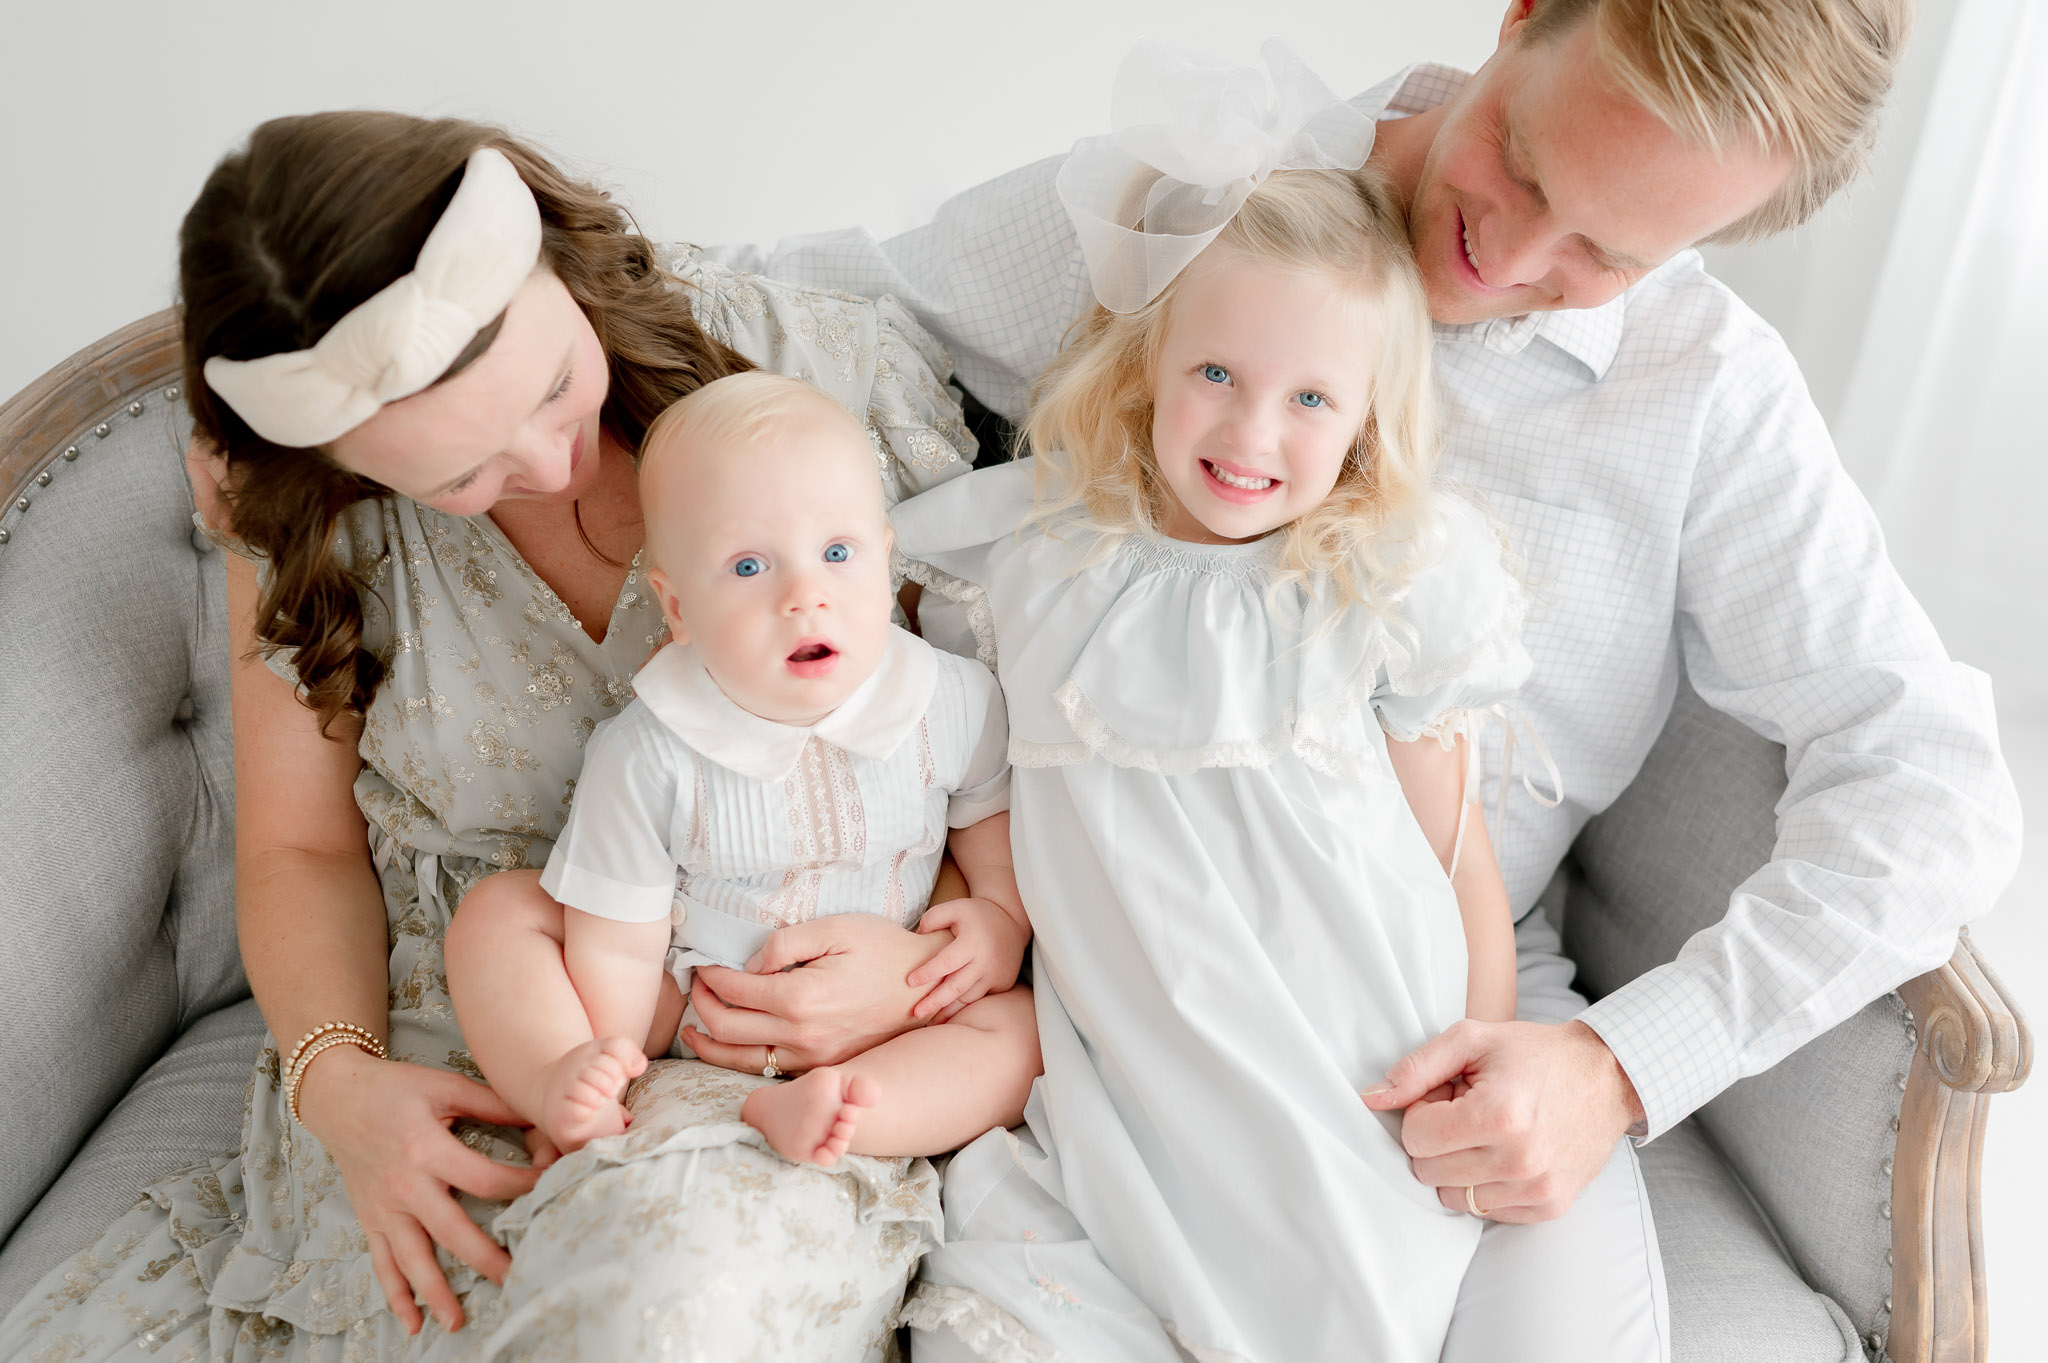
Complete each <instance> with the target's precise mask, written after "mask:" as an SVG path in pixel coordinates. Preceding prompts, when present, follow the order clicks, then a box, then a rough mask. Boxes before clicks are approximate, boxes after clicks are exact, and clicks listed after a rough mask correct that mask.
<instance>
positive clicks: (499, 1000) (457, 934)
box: [444, 871, 682, 1151]
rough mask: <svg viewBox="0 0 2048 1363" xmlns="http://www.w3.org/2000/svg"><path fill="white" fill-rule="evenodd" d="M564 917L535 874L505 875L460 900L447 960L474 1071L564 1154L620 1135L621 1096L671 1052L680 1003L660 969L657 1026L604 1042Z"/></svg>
mask: <svg viewBox="0 0 2048 1363" xmlns="http://www.w3.org/2000/svg"><path fill="white" fill-rule="evenodd" d="M563 917H564V914H563V909H562V907H561V906H560V905H559V904H557V903H556V902H555V901H554V900H553V899H551V898H549V897H548V895H547V893H546V892H545V891H543V890H542V889H541V888H540V874H539V872H537V871H502V872H500V873H498V874H497V875H494V876H491V877H489V878H487V879H486V880H484V881H482V882H481V883H480V884H478V885H477V887H476V888H475V889H473V890H471V891H470V892H469V894H468V895H467V896H466V897H465V898H464V899H463V901H462V907H461V909H460V910H458V911H457V913H456V915H455V919H454V921H453V922H452V923H450V924H449V926H448V934H447V940H446V942H445V944H444V953H445V958H446V963H447V967H448V993H449V997H450V999H451V1001H452V1002H453V1003H454V1005H455V1016H456V1021H457V1022H458V1023H460V1025H461V1027H462V1035H463V1041H464V1043H465V1044H466V1045H467V1046H468V1047H469V1053H470V1056H471V1058H472V1059H474V1060H475V1061H476V1063H477V1068H479V1069H480V1070H482V1071H483V1074H484V1078H485V1079H487V1080H489V1081H490V1084H491V1087H492V1088H494V1089H496V1090H497V1091H498V1092H499V1093H500V1094H501V1095H502V1096H503V1097H504V1099H505V1101H506V1102H508V1103H510V1104H511V1105H512V1107H513V1108H514V1109H515V1110H516V1111H517V1112H518V1113H519V1114H520V1115H521V1116H523V1117H525V1118H526V1119H527V1120H528V1121H530V1122H532V1123H534V1125H535V1126H537V1127H540V1128H541V1129H542V1130H544V1131H545V1132H547V1134H548V1136H549V1137H550V1138H551V1139H552V1140H554V1142H555V1144H556V1145H557V1146H559V1147H560V1148H561V1149H563V1150H565V1151H566V1150H573V1149H576V1148H577V1147H578V1146H580V1145H582V1144H584V1143H585V1142H587V1141H590V1140H593V1139H595V1138H596V1137H598V1136H602V1135H612V1134H616V1132H617V1131H620V1130H623V1129H624V1127H625V1120H626V1118H625V1114H624V1110H623V1109H622V1108H620V1106H619V1103H618V1094H619V1090H620V1089H622V1088H623V1087H624V1084H625V1082H626V1080H627V1079H630V1078H631V1077H632V1076H633V1075H636V1074H638V1073H640V1072H641V1071H642V1070H644V1069H645V1068H646V1066H647V1062H646V1058H645V1056H646V1054H654V1055H661V1054H665V1053H666V1052H667V1049H668V1042H669V1039H670V1038H671V1037H673V1036H674V1034H675V1024H676V1019H677V1018H678V1017H679V1016H680V1014H681V1011H682V1001H681V998H680V996H679V995H678V994H677V991H676V988H675V983H674V981H673V980H669V979H668V976H667V972H666V971H664V972H662V978H663V979H664V980H666V981H667V987H666V989H665V990H664V991H663V994H662V997H661V999H660V1001H659V1003H658V1005H657V1006H656V1008H655V1017H654V1020H653V1025H652V1027H651V1028H641V1027H636V1028H634V1030H635V1031H636V1032H637V1031H640V1030H646V1031H647V1032H648V1035H647V1036H646V1038H645V1039H644V1040H643V1039H641V1038H639V1037H637V1036H636V1037H635V1038H634V1039H633V1040H632V1041H630V1042H623V1041H621V1040H620V1039H618V1038H608V1039H604V1040H600V1038H599V1037H598V1036H597V1032H596V1029H595V1028H593V1026H592V1025H591V1018H590V1016H589V1013H588V1011H587V1010H586V1009H585V1007H584V1004H583V1000H582V998H581V997H580V996H579V995H578V994H577V992H576V986H575V984H574V982H573V981H572V980H571V979H570V975H569V969H568V964H567V961H566V958H565V956H564V953H563V941H564V924H563ZM662 931H663V932H664V933H665V931H666V925H663V928H662ZM664 1024H665V1025H666V1026H667V1029H668V1031H667V1033H666V1034H665V1035H662V1036H661V1037H660V1039H659V1042H658V1044H657V1041H656V1037H655V1036H654V1033H658V1032H660V1031H661V1029H662V1027H663V1026H664ZM643 1048H644V1052H643ZM593 1094H598V1095H599V1096H598V1097H596V1098H593V1097H592V1095H593Z"/></svg>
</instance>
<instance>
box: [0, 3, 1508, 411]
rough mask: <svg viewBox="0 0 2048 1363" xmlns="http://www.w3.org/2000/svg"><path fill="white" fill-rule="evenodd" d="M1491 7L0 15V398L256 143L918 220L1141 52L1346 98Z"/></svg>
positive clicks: (652, 200) (1478, 34) (155, 249)
mask: <svg viewBox="0 0 2048 1363" xmlns="http://www.w3.org/2000/svg"><path fill="white" fill-rule="evenodd" d="M1506 7H1507V0H1430V3H1428V4H1412V3H1406V2H1405V0H1262V3H1260V4H1257V5H1250V4H1245V3H1242V0H1220V2H1219V0H1176V2H1175V3H1171V4H1163V3H1149V2H1148V3H1137V2H1135V0H1031V3H1028V4H1003V5H992V4H987V3H983V2H978V0H883V2H881V3H877V0H776V2H775V3H761V2H760V0H756V2H755V3H734V2H733V0H718V2H717V3H710V2H709V0H658V2H657V0H598V2H597V3H594V4H587V5H566V4H563V3H560V0H493V2H492V3H489V4H480V3H454V2H453V0H349V3H346V4H338V3H328V4H301V3H275V0H265V2H263V3H249V2H247V0H234V2H230V0H185V2H184V3H179V4H170V5H167V4H161V3H155V0H113V3H106V2H105V0H101V3H90V4H33V5H30V4H23V5H20V6H10V7H9V11H10V12H9V16H8V21H7V37H6V43H7V47H8V51H9V54H10V56H11V57H12V58H13V60H11V61H9V63H8V67H9V71H8V79H7V80H6V81H4V82H0V318H4V319H5V325H4V326H0V396H4V395H5V394H9V393H12V392H14V391H16V390H17V389H19V388H20V387H22V386H23V385H24V384H26V383H27V382H28V381H29V380H30V379H32V378H34V377H35V376H36V375H37V374H40V373H41V372H42V371H44V370H45V369H47V368H49V367H50V366H51V365H52V364H54V363H56V362H57V361H58V360H61V359H63V358H64V357H65V356H66V355H69V354H71V353H72V352H73V351H75V350H77V349H79V348H80V347H81V346H84V345H86V344H87V343H89V342H91V341H93V340H94V339H96V338H98V337H100V336H102V335H105V334H106V333H107V332H109V331H112V330H113V329H114V328H116V327H118V326H121V325H123V324H124V323H126V322H129V321H132V320H134V319H135V318H137V317H139V316H142V315H144V314H145V313H149V312H153V311H155V310H156V309H158V308H161V307H165V306H167V305H168V304H169V303H170V301H171V289H172V279H173V269H174V263H175V259H176V247H175V236H176V232H177V226H178V221H179V219H180V218H181V217H182V216H183V214H184V211H185V209H186V207H187V206H188V205H189V204H190V203H191V200H192V196H193V195H194V194H195V193H196V192H197V191H198V188H199V184H200V182H201V181H202V180H203V179H204V178H205V176H206V173H207V171H208V170H209V169H211V167H212V166H213V163H214V162H215V161H216V160H218V159H219V157H220V156H221V155H222V153H224V152H225V151H227V150H228V148H229V147H230V146H232V145H233V144H235V143H236V142H237V141H239V140H240V139H241V138H242V137H244V136H245V135H246V134H247V133H248V131H249V129H250V128H251V127H253V126H254V125H255V124H256V123H259V122H261V121H262V120H263V119H266V118H272V117H275V116H277V115H279V114H286V113H303V112H306V111H309V110H314V109H325V108H392V109H402V110H406V111H408V112H413V113H423V114H457V115H462V116H465V117H478V118H484V119H488V120H492V121H495V122H499V123H503V124H505V125H507V126H509V127H511V128H512V129H514V130H515V131H517V132H520V133H522V134H525V135H527V136H529V137H531V138H532V139H533V140H535V141H537V142H538V143H540V144H541V145H542V146H544V147H546V148H548V149H549V150H551V151H553V152H554V153H556V155H557V156H558V157H559V158H560V159H561V160H563V161H564V162H565V163H566V164H568V165H570V166H572V167H574V168H576V169H578V170H581V171H583V172H585V173H586V174H588V175H589V176H590V178H592V179H595V180H597V181H598V182H600V183H602V184H605V185H608V186H610V187H612V188H614V189H615V190H616V191H618V193H619V196H620V197H621V198H622V199H623V201H624V202H625V203H626V205H627V206H628V207H629V208H631V209H632V211H633V212H634V214H635V215H636V216H637V217H638V219H639V220H640V222H641V224H642V226H643V227H644V228H645V229H646V230H647V232H648V233H649V234H650V235H653V236H655V237H658V238H666V239H685V240H694V241H705V242H717V241H767V240H773V239H774V238H776V237H779V236H783V235H786V234H788V233H792V232H808V231H817V230H821V229H825V228H831V227H843V226H846V225H848V224H850V223H864V224H866V225H868V226H870V227H872V228H874V229H875V230H876V231H877V233H878V234H886V233H887V232H889V231H892V230H896V229H899V228H903V227H908V226H911V225H913V224H914V223H916V222H918V221H921V220H922V219H924V218H925V217H928V216H929V215H930V213H931V210H932V209H933V208H934V207H936V206H937V205H938V203H939V201H940V200H941V199H943V198H944V197H945V196H946V195H947V194H950V193H951V192H953V191H954V190H957V189H963V188H965V187H966V186H968V185H970V184H973V183H975V182H976V181H978V180H982V179H986V178H988V177H989V176H991V175H996V174H1000V173H1001V172H1003V171H1005V170H1008V169H1010V168H1012V167H1013V166H1017V165H1020V164H1022V163H1024V162H1025V161H1029V160H1033V159H1035V158H1037V157H1041V156H1046V155H1049V154H1051V153H1054V152H1058V151H1064V150H1065V149H1066V148H1067V147H1068V146H1069V145H1070V144H1071V143H1072V142H1073V141H1074V139H1075V138H1077V137H1081V136H1084V135H1087V134H1090V133H1094V132H1098V131H1101V130H1102V127H1103V125H1104V124H1105V123H1106V122H1107V119H1108V112H1109V89H1110V81H1111V77H1112V75H1113V74H1114V71H1115V68H1116V63H1117V61H1118V60H1119V59H1120V58H1121V57H1122V55H1123V53H1124V51H1125V49H1127V48H1128V47H1129V46H1130V44H1131V43H1132V42H1133V41H1134V40H1136V39H1137V38H1139V37H1141V36H1162V37H1172V38H1175V39H1177V40H1179V41H1184V42H1188V43H1190V44H1193V45H1196V46H1201V47H1206V48H1210V49H1212V50H1214V51H1216V52H1218V53H1221V54H1242V55H1243V56H1244V57H1245V58H1246V59H1250V57H1251V56H1252V55H1253V54H1255V53H1256V52H1257V49H1258V44H1259V43H1260V42H1261V41H1262V40H1263V39H1265V38H1266V37H1267V36H1269V35H1271V34H1275V33H1277V34H1281V35H1283V36H1285V37H1287V38H1289V39H1290V40H1291V41H1293V42H1294V44H1295V45H1296V47H1297V48H1299V49H1300V50H1301V52H1302V53H1303V54H1304V55H1305V56H1307V58H1308V60H1309V61H1310V63H1311V64H1312V65H1314V67H1315V68H1316V69H1317V71H1318V72H1319V73H1320V74H1321V75H1322V77H1323V78H1324V79H1325V80H1326V81H1328V82H1329V83H1330V84H1331V85H1332V86H1333V87H1334V88H1335V89H1336V90H1337V91H1338V92H1339V93H1341V94H1345V95H1349V94H1352V93H1354V92H1355V91H1357V90H1361V89H1363V88H1365V87H1366V86H1367V85H1370V84H1372V83H1373V82H1374V81H1377V80H1378V79H1380V78H1381V77H1382V76H1384V75H1386V74H1388V73H1390V72H1391V71H1393V70H1394V69H1396V68H1397V67H1399V66H1401V65H1403V64H1405V63H1407V62H1410V61H1415V60H1419V59H1424V58H1427V59H1431V60H1437V61H1445V62H1453V63H1457V64H1459V65H1463V66H1466V67H1470V66H1474V65H1477V64H1478V62H1480V61H1481V60H1483V59H1484V57H1485V56H1486V54H1487V53H1488V52H1490V51H1492V49H1493V38H1494V34H1495V32H1496V31H1497V29H1498V26H1499V18H1500V14H1501V13H1502V12H1503V11H1504V10H1505V9H1506Z"/></svg>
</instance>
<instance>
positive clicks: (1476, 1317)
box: [911, 909, 1671, 1363]
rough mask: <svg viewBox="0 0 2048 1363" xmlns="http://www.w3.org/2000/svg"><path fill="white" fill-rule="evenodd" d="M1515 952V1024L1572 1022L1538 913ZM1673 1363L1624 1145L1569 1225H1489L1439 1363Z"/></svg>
mask: <svg viewBox="0 0 2048 1363" xmlns="http://www.w3.org/2000/svg"><path fill="white" fill-rule="evenodd" d="M1515 949H1516V982H1517V986H1518V990H1517V995H1518V1007H1517V1012H1518V1013H1519V1015H1520V1016H1521V1017H1522V1018H1524V1019H1525V1020H1527V1021H1530V1022H1566V1021H1569V1020H1570V1019H1571V1018H1573V1017H1575V1016H1577V1014H1578V1013H1579V1011H1580V1010H1581V1009H1582V1008H1584V1007H1585V1006H1586V1001H1585V1000H1584V999H1582V998H1580V997H1579V995H1578V994H1577V993H1576V992H1575V991H1574V990H1573V989H1572V987H1571V981H1572V974H1573V966H1572V963H1571V962H1570V961H1569V960H1567V959H1565V957H1564V954H1563V952H1562V951H1561V950H1560V948H1559V943H1558V936H1557V930H1556V929H1555V928H1553V927H1551V925H1550V921H1549V920H1548V919H1547V918H1545V917H1544V916H1543V912H1542V910H1540V909H1538V910H1537V911H1536V912H1534V913H1531V914H1530V915H1529V916H1528V917H1526V918H1524V919H1523V920H1522V921H1521V923H1520V924H1518V925H1517V926H1516V928H1515ZM911 1338H912V1358H913V1360H914V1363H973V1361H974V1360H982V1363H986V1356H985V1355H984V1354H981V1353H978V1352H977V1351H975V1350H974V1349H971V1348H969V1347H968V1345H967V1344H966V1343H964V1342H963V1341H962V1340H961V1339H960V1338H959V1337H958V1336H957V1335H955V1334H953V1333H952V1332H951V1331H950V1330H945V1329H941V1330H937V1331H929V1332H927V1331H918V1332H916V1333H914V1334H913V1335H912V1337H911ZM1009 1356H1015V1355H1014V1353H1011V1354H1010V1355H1009ZM1670 1359H1671V1322H1670V1312H1669V1307H1668V1305H1667V1303H1666V1300H1665V1294H1664V1264H1663V1260H1662V1259H1661V1258H1660V1257H1659V1256H1658V1253H1657V1228H1656V1225H1655V1224H1654V1222H1653V1221H1652V1220H1651V1217H1650V1199H1649V1196H1648V1194H1647V1193H1646V1191H1645V1190H1644V1187H1643V1174H1642V1169H1641V1167H1640V1166H1639V1165H1638V1164H1637V1162H1636V1153H1635V1149H1634V1148H1633V1147H1632V1146H1631V1145H1630V1144H1629V1143H1628V1142H1627V1141H1622V1142H1621V1143H1620V1144H1618V1145H1617V1146H1616V1147H1615V1149H1614V1155H1613V1157H1612V1158H1610V1159H1609V1160H1608V1161H1607V1166H1606V1168H1604V1169H1602V1170H1601V1171H1600V1173H1599V1175H1598V1176H1597V1177H1595V1178H1594V1180H1593V1181H1592V1182H1591V1183H1590V1184H1588V1185H1587V1186H1586V1189H1585V1191H1584V1192H1582V1193H1580V1194H1579V1197H1578V1200H1577V1201H1576V1202H1574V1203H1573V1204H1572V1209H1571V1210H1570V1211H1569V1212H1567V1213H1566V1214H1565V1215H1564V1216H1562V1217H1560V1218H1558V1219H1557V1220H1555V1221H1545V1222H1542V1223H1540V1224H1537V1225H1531V1226H1510V1225H1503V1224H1501V1223H1500V1222H1489V1223H1487V1227H1486V1230H1485V1232H1484V1233H1483V1234H1482V1235H1481V1236H1480V1237H1479V1250H1478V1252H1477V1253H1476V1254H1475V1255H1474V1256H1473V1258H1472V1264H1471V1267H1470V1268H1468V1269H1467V1270H1466V1271H1465V1281H1464V1285H1463V1286H1462V1287H1461V1288H1460V1289H1459V1290H1458V1305H1457V1310H1456V1313H1455V1314H1454V1315H1453V1316H1452V1319H1451V1330H1450V1335H1449V1337H1448V1338H1447V1339H1446V1340H1445V1341H1444V1352H1443V1360H1444V1363H1503V1361H1504V1360H1514V1363H1670ZM1272 1363H1297V1361H1296V1360H1284V1361H1282V1360H1273V1361H1272ZM1299 1363H1313V1361H1312V1360H1299Z"/></svg>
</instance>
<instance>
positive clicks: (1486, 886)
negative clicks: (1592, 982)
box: [1387, 735, 1515, 1022]
mask: <svg viewBox="0 0 2048 1363" xmlns="http://www.w3.org/2000/svg"><path fill="white" fill-rule="evenodd" d="M1387 756H1388V757H1389V758H1390V759H1391V760H1392V761H1393V764H1394V774H1395V776H1396V777H1398V778H1399V780H1400V782H1401V791H1402V793H1403V794H1404V795H1406V796H1407V797H1408V807H1409V808H1410V809H1411V810H1413V811H1414V812H1415V819H1416V822H1417V823H1419V824H1421V825H1422V832H1423V836H1424V837H1426V838H1428V839H1429V845H1430V848H1431V850H1433V851H1434V852H1435V853H1436V855H1437V860H1438V861H1440V862H1442V863H1443V866H1444V870H1445V872H1446V873H1449V874H1450V876H1451V888H1452V889H1453V890H1454V891H1456V893H1457V896H1458V914H1459V917H1460V918H1462V919H1463V920H1464V925H1465V954H1466V957H1467V959H1468V961H1469V963H1470V964H1469V966H1468V968H1467V973H1466V977H1465V1016H1466V1017H1469V1018H1474V1019H1477V1020H1479V1021H1481V1022H1512V1021H1514V1018H1515V925H1514V920H1513V917H1512V916H1511V911H1510V909H1509V905H1508V892H1507V887H1506V886H1505V885H1504V884H1502V882H1501V877H1500V867H1499V865H1498V864H1497V863H1496V862H1495V860H1494V856H1493V844H1492V842H1491V841H1490V840H1489V839H1488V838H1487V835H1486V819H1485V817H1484V816H1483V815H1482V813H1481V812H1480V809H1479V806H1478V803H1477V794H1478V792H1476V791H1468V790H1466V789H1465V771H1466V764H1467V762H1468V761H1470V749H1469V748H1468V747H1467V746H1466V740H1465V739H1463V738H1460V739H1459V740H1458V741H1457V742H1456V744H1455V745H1454V746H1452V747H1451V748H1448V749H1446V748H1445V747H1444V746H1443V745H1442V744H1441V743H1439V742H1438V741H1437V740H1436V739H1434V738H1431V737H1428V736H1426V735H1425V736H1424V737H1422V738H1419V739H1417V740H1415V741H1414V742H1413V743H1400V742H1396V741H1394V740H1393V739H1391V738H1390V739H1388V740H1387ZM1461 814H1462V817H1463V819H1464V825H1465V832H1464V841H1463V843H1462V844H1460V842H1459V838H1458V821H1459V818H1460V817H1461ZM1454 849H1455V856H1456V859H1457V864H1456V868H1455V870H1454V869H1453V867H1452V857H1453V855H1454Z"/></svg>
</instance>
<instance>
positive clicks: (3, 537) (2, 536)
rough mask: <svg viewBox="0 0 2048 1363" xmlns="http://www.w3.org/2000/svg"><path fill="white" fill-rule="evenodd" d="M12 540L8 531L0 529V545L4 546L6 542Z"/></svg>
mask: <svg viewBox="0 0 2048 1363" xmlns="http://www.w3.org/2000/svg"><path fill="white" fill-rule="evenodd" d="M13 538H14V536H13V535H12V534H11V533H10V532H9V531H7V530H6V529H5V528H0V544H5V543H7V541H9V540H11V539H13Z"/></svg>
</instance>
